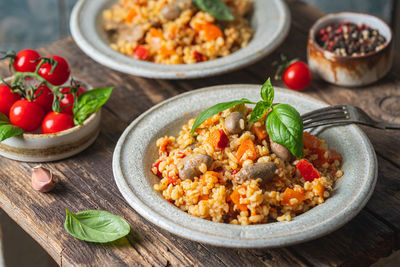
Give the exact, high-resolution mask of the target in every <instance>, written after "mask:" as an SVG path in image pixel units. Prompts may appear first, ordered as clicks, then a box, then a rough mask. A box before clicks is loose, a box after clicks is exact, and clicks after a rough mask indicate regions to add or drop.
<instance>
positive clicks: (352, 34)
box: [316, 22, 386, 57]
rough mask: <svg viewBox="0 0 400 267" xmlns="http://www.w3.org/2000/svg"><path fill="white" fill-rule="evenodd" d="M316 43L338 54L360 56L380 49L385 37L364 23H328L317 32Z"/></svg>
mask: <svg viewBox="0 0 400 267" xmlns="http://www.w3.org/2000/svg"><path fill="white" fill-rule="evenodd" d="M316 39H317V43H318V45H320V46H321V47H322V48H323V49H325V50H328V51H331V52H333V53H335V54H337V55H339V56H353V57H354V56H362V55H365V54H367V53H370V52H375V51H379V50H381V49H382V48H383V47H384V46H385V44H386V38H385V37H384V36H382V35H381V34H380V33H379V31H378V30H376V29H372V28H371V27H369V26H368V25H365V24H358V25H357V24H354V23H351V22H344V23H339V24H331V25H328V26H326V27H324V28H322V29H321V30H319V32H318V33H317V36H316Z"/></svg>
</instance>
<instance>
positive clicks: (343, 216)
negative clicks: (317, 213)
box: [112, 84, 378, 248]
mask: <svg viewBox="0 0 400 267" xmlns="http://www.w3.org/2000/svg"><path fill="white" fill-rule="evenodd" d="M249 86H255V85H254V84H232V85H222V86H221V85H220V86H211V87H205V88H202V89H198V90H194V91H189V92H186V93H183V94H180V95H177V96H175V97H172V98H170V99H167V100H165V101H163V102H161V103H159V104H157V105H155V106H154V107H152V108H150V109H149V110H147V111H146V112H144V113H143V114H142V115H140V116H139V117H138V118H137V119H135V120H134V121H133V122H132V123H131V124H130V125H129V126H128V127H127V128H126V129H125V131H124V132H123V133H122V135H121V137H120V139H119V140H118V143H117V145H116V147H115V150H114V155H113V162H112V166H113V174H114V180H115V182H116V184H117V186H118V189H119V190H120V192H121V194H122V196H123V197H124V198H125V200H126V201H127V202H128V203H129V204H130V206H131V207H132V208H134V209H135V210H136V211H137V212H138V213H139V214H140V215H141V216H143V217H144V218H145V219H147V220H148V221H150V222H152V223H154V224H155V225H157V226H159V227H161V228H163V229H165V230H167V231H169V232H171V233H173V234H176V235H178V236H180V237H183V238H186V239H191V240H194V241H197V242H201V243H206V244H210V245H215V246H223V247H231V248H267V247H268V248H274V247H283V246H288V245H294V244H298V243H303V242H306V241H309V240H313V239H316V238H319V237H321V236H324V235H326V234H329V233H331V232H333V231H335V230H337V229H339V228H340V227H342V226H343V225H344V224H346V223H347V222H349V221H350V220H351V219H353V218H354V217H355V216H356V215H357V214H358V213H359V212H360V211H361V209H362V208H363V207H364V206H365V205H366V203H367V202H368V200H369V198H370V197H371V195H372V193H373V191H374V190H373V189H374V188H375V184H376V181H377V175H378V168H377V167H378V165H377V158H376V154H375V151H374V150H373V147H372V144H371V142H370V141H369V139H368V138H367V136H366V134H365V133H364V132H363V131H362V130H361V129H360V128H359V127H358V126H355V125H349V126H345V127H350V128H351V129H353V130H354V131H356V132H357V134H359V137H360V138H361V139H362V141H363V142H364V145H365V148H366V149H367V150H368V154H369V157H370V159H371V161H370V162H369V165H368V170H369V174H370V176H369V177H368V179H365V181H364V183H363V187H362V190H361V191H360V192H358V195H357V197H355V198H354V199H353V201H352V202H351V203H348V204H347V205H346V206H345V207H344V208H343V210H342V211H341V212H340V213H339V214H336V215H335V216H331V217H330V218H329V219H328V220H325V221H323V222H322V223H321V224H319V225H317V227H316V229H313V232H311V233H310V232H309V231H305V230H304V229H299V230H298V231H297V232H295V233H289V234H288V235H285V236H283V237H278V238H275V239H273V240H272V241H271V240H262V241H260V240H259V239H246V238H245V237H246V233H245V229H259V228H261V227H265V226H266V225H269V224H257V225H246V226H242V225H230V224H228V225H229V227H230V228H232V229H235V230H240V237H242V236H243V238H245V239H244V240H238V239H236V238H233V237H232V238H229V239H227V238H226V237H224V236H216V235H212V233H209V232H205V231H201V230H193V229H192V228H187V227H186V228H183V229H181V225H179V224H177V223H176V222H175V221H173V220H171V219H169V218H167V217H165V216H164V215H163V214H160V213H159V212H158V211H157V210H154V209H153V208H152V207H150V206H148V204H146V203H145V202H143V201H142V200H141V198H139V197H138V196H136V195H135V193H134V192H133V191H132V188H131V187H130V185H129V184H128V181H127V179H125V177H124V175H123V172H122V163H121V155H122V150H123V145H124V143H125V141H126V139H127V137H128V135H129V134H130V131H131V130H132V129H133V128H134V127H135V126H136V124H138V123H140V121H141V120H143V119H144V118H145V117H146V116H148V115H149V114H150V113H152V112H154V111H156V110H157V109H158V108H160V107H161V106H163V105H166V106H167V105H170V103H171V102H172V101H175V100H178V99H180V98H182V97H186V96H187V95H189V94H192V93H196V92H208V91H211V90H216V89H219V88H224V87H236V88H238V87H246V88H248V87H249ZM256 86H257V87H259V86H260V85H256ZM276 88H278V89H279V90H282V92H283V93H290V94H294V95H296V96H298V97H302V98H306V99H307V100H311V101H315V102H317V103H318V104H319V105H325V106H326V105H327V104H326V103H325V102H323V101H321V100H318V99H315V98H313V97H311V96H308V95H303V94H301V93H298V92H293V91H291V90H288V89H283V88H279V87H276ZM153 190H154V189H153ZM179 212H182V213H184V212H183V211H179ZM188 216H191V217H192V215H188ZM193 220H202V221H203V219H200V218H197V217H194V216H193ZM206 222H207V223H212V224H218V225H220V224H221V223H216V222H210V221H206ZM289 223H290V222H289ZM332 223H335V224H333V225H332ZM280 224H285V222H280ZM307 229H308V228H307Z"/></svg>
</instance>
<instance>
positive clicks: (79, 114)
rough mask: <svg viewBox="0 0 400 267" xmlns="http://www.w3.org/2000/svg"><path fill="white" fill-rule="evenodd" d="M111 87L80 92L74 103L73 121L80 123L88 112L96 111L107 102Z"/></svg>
mask: <svg viewBox="0 0 400 267" xmlns="http://www.w3.org/2000/svg"><path fill="white" fill-rule="evenodd" d="M113 89H114V87H107V88H96V89H92V90H88V91H86V92H84V93H83V94H81V95H80V96H79V98H78V102H77V105H74V123H75V124H82V123H83V122H84V121H85V120H86V119H87V118H88V117H89V115H90V114H92V113H95V112H97V111H98V110H99V109H100V107H101V106H103V105H104V104H105V103H106V102H107V100H108V98H109V97H110V95H111V92H112V90H113Z"/></svg>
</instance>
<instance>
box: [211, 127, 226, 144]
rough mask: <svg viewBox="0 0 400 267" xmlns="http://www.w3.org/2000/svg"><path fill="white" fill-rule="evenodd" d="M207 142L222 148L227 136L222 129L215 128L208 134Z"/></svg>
mask: <svg viewBox="0 0 400 267" xmlns="http://www.w3.org/2000/svg"><path fill="white" fill-rule="evenodd" d="M208 142H209V143H210V144H211V145H212V146H213V147H216V148H219V149H224V148H225V147H226V146H227V145H228V143H229V138H228V136H227V135H226V133H225V132H224V130H222V129H215V130H213V131H212V132H211V133H210V135H209V136H208Z"/></svg>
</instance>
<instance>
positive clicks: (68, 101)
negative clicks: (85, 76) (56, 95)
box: [60, 87, 85, 115]
mask: <svg viewBox="0 0 400 267" xmlns="http://www.w3.org/2000/svg"><path fill="white" fill-rule="evenodd" d="M60 91H61V93H65V94H64V95H63V98H62V99H61V100H60V107H61V108H64V107H66V108H64V109H63V110H62V111H61V113H66V114H71V115H72V114H73V112H72V108H73V106H74V100H75V99H74V95H73V94H72V93H68V92H69V91H70V89H69V88H62V89H61V90H60ZM83 92H85V90H84V89H83V88H81V87H79V89H78V93H77V96H80V95H81V94H82V93H83Z"/></svg>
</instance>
